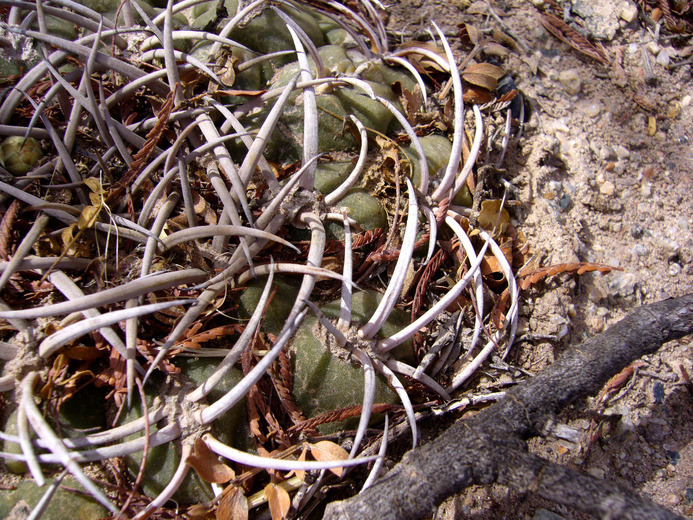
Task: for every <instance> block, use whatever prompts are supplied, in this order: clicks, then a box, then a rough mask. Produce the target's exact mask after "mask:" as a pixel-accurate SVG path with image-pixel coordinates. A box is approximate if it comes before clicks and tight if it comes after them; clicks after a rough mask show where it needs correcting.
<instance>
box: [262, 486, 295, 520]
mask: <svg viewBox="0 0 693 520" xmlns="http://www.w3.org/2000/svg"><path fill="white" fill-rule="evenodd" d="M265 498H266V499H267V502H268V503H269V508H270V513H271V514H272V520H284V518H286V514H287V513H288V512H289V509H291V497H290V496H289V493H288V491H286V489H284V488H283V487H281V486H278V485H277V484H273V483H270V484H267V486H266V487H265Z"/></svg>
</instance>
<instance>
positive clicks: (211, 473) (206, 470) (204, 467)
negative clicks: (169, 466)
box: [185, 439, 236, 484]
mask: <svg viewBox="0 0 693 520" xmlns="http://www.w3.org/2000/svg"><path fill="white" fill-rule="evenodd" d="M185 462H186V463H187V464H189V465H190V466H192V468H193V469H194V470H195V471H196V472H197V474H198V475H200V478H201V479H202V480H204V481H205V482H212V483H214V484H223V483H225V482H228V481H229V480H231V479H232V478H233V477H235V476H236V473H235V472H234V471H233V470H232V469H231V468H230V467H228V466H227V465H226V464H224V463H223V462H220V461H219V459H218V458H217V456H216V455H215V454H214V452H213V451H212V450H210V449H209V447H207V444H206V443H205V441H203V440H202V439H196V440H195V446H194V448H193V452H192V453H191V454H190V455H188V458H187V459H185Z"/></svg>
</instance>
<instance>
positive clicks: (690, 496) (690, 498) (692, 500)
mask: <svg viewBox="0 0 693 520" xmlns="http://www.w3.org/2000/svg"><path fill="white" fill-rule="evenodd" d="M684 496H685V497H686V502H688V503H689V504H693V488H686V492H685V493H684Z"/></svg>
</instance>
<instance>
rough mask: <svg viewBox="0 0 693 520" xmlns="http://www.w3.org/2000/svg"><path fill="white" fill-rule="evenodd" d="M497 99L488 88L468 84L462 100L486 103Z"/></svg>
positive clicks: (479, 103)
mask: <svg viewBox="0 0 693 520" xmlns="http://www.w3.org/2000/svg"><path fill="white" fill-rule="evenodd" d="M494 99H495V96H494V95H493V94H492V93H491V92H490V91H489V90H488V89H487V88H483V87H478V86H476V85H467V86H466V87H465V89H464V94H463V95H462V100H463V101H464V102H465V103H474V104H475V105H485V104H486V103H490V102H491V101H493V100H494Z"/></svg>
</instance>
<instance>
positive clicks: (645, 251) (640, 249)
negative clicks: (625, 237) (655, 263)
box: [632, 244, 650, 258]
mask: <svg viewBox="0 0 693 520" xmlns="http://www.w3.org/2000/svg"><path fill="white" fill-rule="evenodd" d="M632 252H633V254H634V255H635V256H639V257H642V258H646V257H648V256H650V248H648V247H647V246H644V245H642V244H636V245H634V246H633V249H632Z"/></svg>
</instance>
